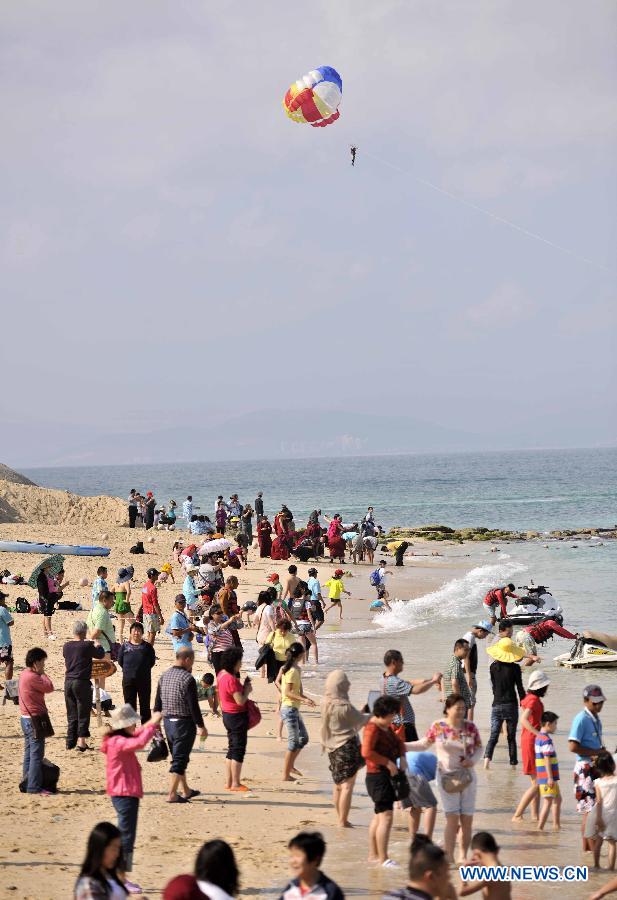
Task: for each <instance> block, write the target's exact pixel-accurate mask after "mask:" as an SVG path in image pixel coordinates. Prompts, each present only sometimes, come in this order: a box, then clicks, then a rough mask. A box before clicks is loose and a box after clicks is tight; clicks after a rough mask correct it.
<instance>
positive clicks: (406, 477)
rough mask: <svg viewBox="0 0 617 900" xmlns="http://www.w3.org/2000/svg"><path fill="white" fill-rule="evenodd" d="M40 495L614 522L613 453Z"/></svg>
mask: <svg viewBox="0 0 617 900" xmlns="http://www.w3.org/2000/svg"><path fill="white" fill-rule="evenodd" d="M25 474H26V475H28V476H29V477H30V478H31V479H32V480H33V481H35V482H36V483H37V484H40V485H42V486H43V487H54V488H62V489H64V490H68V491H73V492H75V493H77V494H85V495H97V494H111V495H112V496H117V497H126V496H127V495H128V493H129V490H130V489H131V488H133V487H134V488H136V489H137V490H140V491H143V492H145V491H147V490H151V491H153V492H154V494H155V496H156V498H157V500H158V502H159V503H160V504H161V505H163V504H166V503H167V502H168V501H169V500H170V499H174V500H176V502H177V503H178V505H179V506H180V507H181V505H182V501H183V500H184V499H185V498H186V496H187V494H192V496H193V502H194V504H195V506H196V507H200V509H201V511H203V512H204V513H206V514H211V513H212V511H213V509H214V501H215V498H216V497H217V496H218V495H219V494H222V495H223V496H224V497H229V496H230V494H231V493H237V494H239V496H240V499H241V500H242V501H244V502H251V503H253V501H254V499H255V496H256V492H257V491H263V493H264V502H265V507H266V512H268V513H275V512H277V511H278V510H279V509H280V504H281V503H286V504H287V505H288V506H289V508H290V509H291V510H292V512H293V513H294V515H295V517H296V519H297V521H298V522H302V520H303V519H305V518H306V517H307V516H308V514H309V513H310V512H311V511H312V510H313V509H315V507H317V508H321V509H322V510H323V511H324V512H325V513H328V514H330V515H331V514H333V513H335V512H340V513H341V515H342V516H343V521H355V520H356V519H358V518H359V517H362V516H363V515H364V514H365V512H366V509H367V507H368V506H374V508H375V515H376V520H377V521H378V522H379V523H380V524H381V525H383V526H384V527H385V528H389V527H391V526H394V525H412V524H416V525H419V524H428V523H439V524H444V525H449V526H451V527H453V528H458V527H462V526H466V525H469V526H473V525H479V526H485V527H487V528H505V529H520V530H523V531H526V530H533V531H550V530H552V529H562V528H583V527H592V526H604V527H613V525H614V524H615V522H616V521H617V508H616V507H617V448H605V449H589V450H528V451H512V452H499V453H497V452H495V453H448V454H445V453H444V454H418V455H408V456H398V455H397V456H369V457H344V458H341V457H337V458H333V459H287V460H256V461H253V462H246V461H243V462H204V463H194V462H192V463H166V464H164V465H143V466H139V465H126V466H95V467H74V468H48V469H31V470H27V471H26V472H25Z"/></svg>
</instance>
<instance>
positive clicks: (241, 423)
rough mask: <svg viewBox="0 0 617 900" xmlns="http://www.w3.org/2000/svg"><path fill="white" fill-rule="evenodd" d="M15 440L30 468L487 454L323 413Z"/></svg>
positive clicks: (471, 441)
mask: <svg viewBox="0 0 617 900" xmlns="http://www.w3.org/2000/svg"><path fill="white" fill-rule="evenodd" d="M30 432H31V434H30ZM11 434H13V435H14V437H15V438H17V440H14V441H13V442H11V441H10V440H9V441H7V442H6V444H5V450H6V456H7V458H10V459H11V461H12V462H13V464H14V465H18V466H20V467H22V468H30V467H37V466H74V465H120V464H124V463H127V464H128V463H132V464H146V463H160V462H169V461H173V460H178V461H187V462H188V461H202V460H203V461H207V460H220V459H228V460H241V459H288V458H290V457H297V458H300V457H319V456H322V457H325V456H327V457H329V456H358V455H361V456H364V455H369V456H370V455H373V454H382V453H414V452H438V451H453V450H474V449H482V448H484V447H485V441H484V439H483V438H482V436H480V435H474V434H469V433H466V432H462V431H457V430H455V429H452V428H448V427H444V426H441V425H435V424H432V423H427V422H422V421H419V420H416V419H413V418H410V417H408V416H380V415H375V414H371V413H355V412H344V411H321V410H309V411H306V410H301V411H298V410H287V411H281V410H260V411H258V412H252V413H246V414H244V415H239V416H233V417H229V418H223V417H217V418H215V419H212V420H208V421H207V422H203V423H202V422H199V421H194V420H193V421H189V422H187V423H186V424H182V425H179V426H177V427H175V428H161V429H155V430H152V431H149V432H147V433H145V432H135V433H131V432H122V433H118V432H115V431H114V429H113V426H111V427H110V428H108V429H105V430H103V429H102V428H99V429H96V430H95V429H92V428H91V427H88V429H87V438H86V439H85V440H84V429H81V428H77V427H76V426H60V427H58V428H57V429H48V430H47V433H46V436H45V441H44V442H41V440H40V427H39V426H28V427H25V428H24V427H22V426H15V428H14V429H12V431H11ZM12 443H13V444H15V446H14V448H12V446H11V444H12ZM17 443H18V444H19V446H17Z"/></svg>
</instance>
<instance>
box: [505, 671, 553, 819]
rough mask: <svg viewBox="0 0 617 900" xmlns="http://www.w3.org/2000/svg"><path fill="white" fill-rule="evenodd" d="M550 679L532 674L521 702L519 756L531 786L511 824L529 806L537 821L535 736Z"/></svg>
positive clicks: (535, 673)
mask: <svg viewBox="0 0 617 900" xmlns="http://www.w3.org/2000/svg"><path fill="white" fill-rule="evenodd" d="M549 684H550V679H549V677H548V675H545V673H544V672H540V671H538V672H534V673H533V674H532V675H531V676H530V678H529V683H528V685H527V693H526V695H525V697H524V698H523V699H522V700H521V708H522V710H523V715H522V716H521V725H522V728H521V756H522V757H523V775H529V777H530V779H531V785H530V786H529V787H528V788H527V790H526V791H525V793H524V794H523V796H522V797H521V799H520V802H519V804H518V806H517V807H516V812H515V813H514V815H513V817H512V821H513V822H520V821H521V819H522V818H523V813H524V812H525V810H526V809H527V807H528V806H529V804H531V818H532V819H533V821H534V822H537V821H538V809H539V805H540V791H539V789H538V782H537V776H536V750H535V740H536V735H537V734H539V733H540V724H541V720H542V713H543V712H544V704H543V703H542V700H541V699H540V698H541V697H544V695H545V694H546V692H547V691H548V686H549Z"/></svg>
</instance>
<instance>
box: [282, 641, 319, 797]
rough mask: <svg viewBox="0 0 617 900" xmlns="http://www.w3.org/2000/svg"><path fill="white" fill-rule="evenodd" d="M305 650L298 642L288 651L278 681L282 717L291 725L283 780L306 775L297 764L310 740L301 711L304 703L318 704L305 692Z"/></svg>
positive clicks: (289, 726)
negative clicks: (301, 667)
mask: <svg viewBox="0 0 617 900" xmlns="http://www.w3.org/2000/svg"><path fill="white" fill-rule="evenodd" d="M304 654H305V650H304V647H303V645H302V644H300V643H298V642H296V643H294V644H292V645H291V647H289V649H288V650H287V651H286V653H285V658H286V661H285V664H284V665H283V667H282V669H281V671H280V673H279V675H278V677H277V680H276V683H277V684H278V685H279V686H280V690H281V719H282V720H283V722H284V723H285V725H286V726H287V753H286V754H285V762H284V765H283V781H295V778H292V777H291V776H292V774H293V775H302V772H299V771H298V769H296V768H295V762H296V759H297V757H298V754H299V753H300V751H301V750H302V748H303V747H306V745H307V744H308V739H309V738H308V732H307V730H306V726H305V724H304V722H303V720H302V715H301V714H300V706H301V705H302V703H306V704H307V706H310V707H314V706H315V703H314V701H313V700H311V699H310V698H309V697H307V696H305V694H304V691H303V689H302V676H301V672H300V664H301V663H302V662H304Z"/></svg>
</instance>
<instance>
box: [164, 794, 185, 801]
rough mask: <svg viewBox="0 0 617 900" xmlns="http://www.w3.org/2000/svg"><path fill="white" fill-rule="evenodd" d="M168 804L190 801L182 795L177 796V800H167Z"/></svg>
mask: <svg viewBox="0 0 617 900" xmlns="http://www.w3.org/2000/svg"><path fill="white" fill-rule="evenodd" d="M165 802H166V803H190V800H188V799H187V797H183V796H182V794H176V799H175V800H166V801H165Z"/></svg>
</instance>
